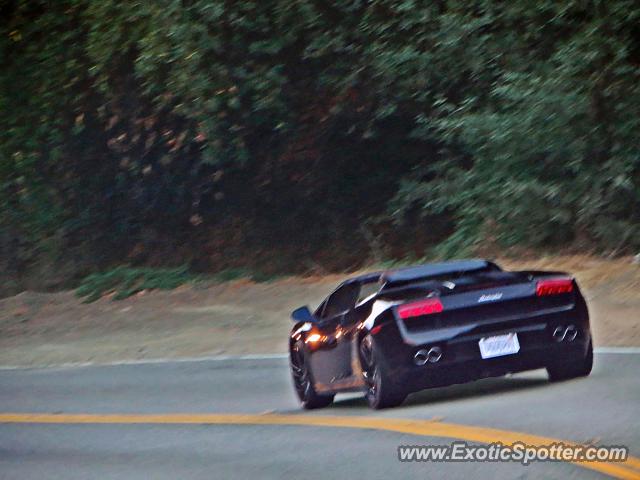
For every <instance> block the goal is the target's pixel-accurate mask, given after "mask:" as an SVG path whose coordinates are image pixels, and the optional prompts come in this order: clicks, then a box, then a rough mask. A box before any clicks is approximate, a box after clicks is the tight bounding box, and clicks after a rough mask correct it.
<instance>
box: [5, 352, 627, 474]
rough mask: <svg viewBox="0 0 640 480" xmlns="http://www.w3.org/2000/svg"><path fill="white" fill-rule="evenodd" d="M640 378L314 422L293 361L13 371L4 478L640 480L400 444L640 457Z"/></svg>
mask: <svg viewBox="0 0 640 480" xmlns="http://www.w3.org/2000/svg"><path fill="white" fill-rule="evenodd" d="M639 367H640V355H637V354H626V355H621V354H610V353H607V354H603V353H601V354H597V355H596V364H595V368H594V372H593V374H592V375H591V376H590V377H588V378H586V379H581V380H573V381H569V382H565V383H559V384H550V383H548V382H547V380H546V375H545V373H544V372H543V371H534V372H529V373H526V374H519V375H515V376H512V377H508V378H500V379H487V380H483V381H479V382H474V383H471V384H466V385H458V386H453V387H447V388H441V389H434V390H430V391H426V392H422V393H418V394H415V395H412V396H410V397H409V399H408V400H407V402H406V403H405V404H404V405H403V406H402V407H400V408H395V409H390V410H385V411H380V412H372V411H370V410H368V409H367V408H366V406H365V404H364V402H363V400H362V399H361V398H359V396H356V395H352V396H344V397H338V399H337V401H336V403H335V404H334V405H333V406H332V407H330V408H327V409H324V410H321V411H315V412H303V411H301V410H300V409H299V408H298V406H297V403H296V401H295V399H294V397H293V393H292V389H291V385H290V379H289V374H288V369H287V361H286V360H284V359H263V360H260V359H249V360H225V361H195V362H175V363H171V362H168V363H156V364H148V365H144V364H141V365H118V366H90V367H82V368H49V369H30V370H5V371H0V477H1V478H16V479H28V478H44V477H46V478H48V479H51V478H61V479H62V478H64V479H75V478H101V479H102V478H134V479H135V478H154V479H156V478H160V479H163V478H167V479H169V478H206V479H211V478H221V479H233V478H238V479H240V478H254V477H255V478H282V477H283V476H296V477H303V478H344V477H347V476H348V477H350V478H354V477H355V476H362V475H366V477H367V478H373V479H375V478H385V479H388V478H397V477H404V478H421V479H424V478H427V477H433V476H436V477H441V476H446V477H447V478H465V479H467V478H469V476H473V477H480V478H484V477H490V478H513V477H518V478H539V477H544V478H563V479H566V478H607V476H609V477H614V478H640V461H638V460H635V461H632V462H628V463H625V464H612V465H603V466H602V467H603V468H599V467H600V466H597V468H595V469H594V468H593V465H584V464H583V465H574V464H568V463H537V464H533V465H529V466H526V467H525V466H521V465H520V464H515V463H514V464H506V463H502V464H495V463H447V464H443V463H401V462H399V461H398V460H397V447H398V446H399V445H417V444H419V445H424V444H446V443H449V442H451V441H452V439H459V440H466V441H469V442H491V441H503V442H509V441H513V440H514V439H522V440H523V441H525V442H526V443H532V442H536V441H537V442H538V443H540V442H542V441H543V440H545V439H561V440H563V441H569V442H575V443H585V442H586V443H594V442H595V443H597V444H601V445H627V446H629V447H630V450H631V454H632V455H634V456H636V457H637V456H638V454H640V428H638V427H640V421H639V420H638V398H640V382H638V379H637V378H638V376H637V371H638V368H639ZM29 414H41V415H43V416H40V417H33V416H30V415H29ZM78 414H87V415H88V416H85V417H79V416H78ZM82 419H83V420H82ZM585 466H586V467H592V468H585Z"/></svg>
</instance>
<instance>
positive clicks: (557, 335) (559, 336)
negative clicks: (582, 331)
mask: <svg viewBox="0 0 640 480" xmlns="http://www.w3.org/2000/svg"><path fill="white" fill-rule="evenodd" d="M564 332H565V330H564V328H563V327H561V326H557V327H556V329H555V330H554V331H553V334H552V335H551V336H552V337H553V339H554V340H555V341H556V342H561V341H563V340H564V337H565V333H564Z"/></svg>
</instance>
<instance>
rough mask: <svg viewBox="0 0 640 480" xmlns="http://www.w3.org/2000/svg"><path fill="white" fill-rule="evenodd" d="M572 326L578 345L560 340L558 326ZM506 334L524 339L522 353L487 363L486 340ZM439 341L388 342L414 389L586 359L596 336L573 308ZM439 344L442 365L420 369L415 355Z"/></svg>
mask: <svg viewBox="0 0 640 480" xmlns="http://www.w3.org/2000/svg"><path fill="white" fill-rule="evenodd" d="M567 325H574V326H576V327H577V329H578V335H577V336H576V338H575V339H574V340H573V341H568V340H564V341H556V340H554V338H553V331H554V330H555V328H556V327H558V326H567ZM506 333H516V334H517V335H518V342H519V344H520V350H519V352H518V353H516V354H512V355H505V356H501V357H496V358H491V359H483V358H482V357H481V355H480V348H479V341H480V339H481V338H484V337H490V336H494V335H500V334H506ZM399 337H401V336H399ZM439 337H440V338H438V340H437V341H435V342H427V343H421V344H411V343H407V342H401V345H398V344H396V345H395V348H394V347H393V346H392V345H391V344H387V347H388V348H389V351H388V352H385V353H388V355H387V356H386V357H387V359H388V360H389V364H390V366H391V368H392V370H393V372H394V375H395V376H396V377H397V378H398V379H399V380H400V381H401V382H402V384H404V385H407V386H408V387H409V389H410V390H412V391H416V390H421V389H423V388H429V387H436V386H445V385H451V384H455V383H463V382H467V381H471V380H475V379H480V378H486V377H494V376H502V375H506V374H507V373H515V372H521V371H525V370H533V369H537V368H543V367H546V366H548V365H551V364H554V363H559V362H566V361H571V360H575V359H579V358H583V357H584V356H585V355H586V352H587V348H588V345H589V342H590V340H591V332H590V330H589V321H588V317H585V316H583V315H580V314H579V312H577V311H576V310H571V311H567V312H562V313H554V314H550V315H544V316H537V317H535V318H524V319H517V320H512V321H509V322H495V323H492V324H490V325H487V324H485V325H482V326H481V327H479V328H475V329H473V330H471V331H467V332H465V333H463V334H456V335H452V336H450V337H448V338H442V335H439ZM436 346H437V347H438V348H440V350H441V351H442V357H441V358H440V360H439V361H438V362H436V363H426V364H425V365H420V366H419V365H416V364H415V362H414V355H415V353H416V352H417V351H418V350H421V349H429V348H431V347H436ZM383 348H384V347H383ZM385 350H386V348H385Z"/></svg>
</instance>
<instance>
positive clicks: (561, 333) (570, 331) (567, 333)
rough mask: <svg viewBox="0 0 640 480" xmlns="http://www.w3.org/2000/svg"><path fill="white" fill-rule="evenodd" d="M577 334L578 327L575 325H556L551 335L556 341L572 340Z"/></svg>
mask: <svg viewBox="0 0 640 480" xmlns="http://www.w3.org/2000/svg"><path fill="white" fill-rule="evenodd" d="M577 336H578V328H577V327H576V326H575V325H569V326H567V327H563V326H561V325H559V326H557V327H556V329H555V330H554V331H553V334H552V337H553V339H554V340H555V341H556V342H558V343H559V342H573V341H574V340H575V339H576V337H577Z"/></svg>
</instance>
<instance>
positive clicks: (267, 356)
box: [0, 347, 640, 370]
mask: <svg viewBox="0 0 640 480" xmlns="http://www.w3.org/2000/svg"><path fill="white" fill-rule="evenodd" d="M593 350H594V352H595V353H596V354H616V355H639V354H640V347H596V348H594V349H593ZM288 357H289V355H287V354H286V353H264V354H256V355H215V356H208V357H182V358H143V359H139V360H117V361H115V362H69V363H57V364H50V365H0V370H38V369H45V368H52V369H53V368H78V367H112V366H118V365H153V364H162V363H196V362H223V361H237V360H281V359H285V358H288Z"/></svg>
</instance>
